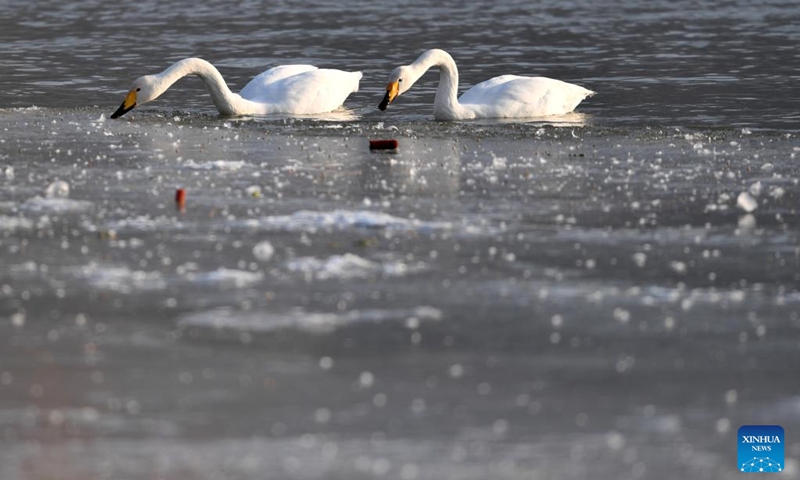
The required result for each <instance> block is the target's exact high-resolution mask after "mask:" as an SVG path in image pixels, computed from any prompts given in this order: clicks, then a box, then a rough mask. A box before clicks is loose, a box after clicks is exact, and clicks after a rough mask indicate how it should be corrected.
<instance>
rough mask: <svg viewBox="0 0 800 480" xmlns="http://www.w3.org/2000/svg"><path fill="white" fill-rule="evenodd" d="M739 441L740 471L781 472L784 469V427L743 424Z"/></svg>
mask: <svg viewBox="0 0 800 480" xmlns="http://www.w3.org/2000/svg"><path fill="white" fill-rule="evenodd" d="M738 443H739V452H738V453H739V454H738V459H739V471H740V472H746V473H779V472H782V471H783V466H784V465H783V462H784V453H783V452H784V450H783V445H784V436H783V427H780V426H778V425H743V426H742V427H740V428H739V433H738Z"/></svg>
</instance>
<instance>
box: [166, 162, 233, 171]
mask: <svg viewBox="0 0 800 480" xmlns="http://www.w3.org/2000/svg"><path fill="white" fill-rule="evenodd" d="M245 166H247V162H244V161H238V162H237V161H233V160H215V161H213V162H202V163H196V162H195V161H194V160H187V161H186V162H184V163H183V165H182V167H183V168H189V169H192V170H227V171H234V170H239V169H241V168H244V167H245Z"/></svg>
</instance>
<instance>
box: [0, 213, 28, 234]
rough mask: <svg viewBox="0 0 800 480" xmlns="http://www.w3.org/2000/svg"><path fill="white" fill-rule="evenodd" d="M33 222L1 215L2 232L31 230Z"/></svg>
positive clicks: (0, 230)
mask: <svg viewBox="0 0 800 480" xmlns="http://www.w3.org/2000/svg"><path fill="white" fill-rule="evenodd" d="M33 226H34V222H33V220H30V219H27V218H23V217H10V216H7V215H0V232H2V231H13V230H30V229H31V228H33Z"/></svg>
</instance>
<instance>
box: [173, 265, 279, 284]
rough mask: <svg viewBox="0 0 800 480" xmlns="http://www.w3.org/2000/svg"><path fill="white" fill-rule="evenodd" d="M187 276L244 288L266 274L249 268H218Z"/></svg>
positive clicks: (192, 278)
mask: <svg viewBox="0 0 800 480" xmlns="http://www.w3.org/2000/svg"><path fill="white" fill-rule="evenodd" d="M186 278H187V279H189V280H190V281H192V282H195V283H205V284H210V285H232V286H234V287H236V288H242V287H247V286H250V285H254V284H256V283H258V282H260V281H261V280H262V279H263V278H264V274H263V273H261V272H249V271H247V270H236V269H231V268H218V269H216V270H213V271H210V272H197V273H195V272H192V273H187V274H186Z"/></svg>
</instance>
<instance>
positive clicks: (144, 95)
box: [111, 58, 361, 118]
mask: <svg viewBox="0 0 800 480" xmlns="http://www.w3.org/2000/svg"><path fill="white" fill-rule="evenodd" d="M187 75H196V76H198V77H200V78H201V79H202V80H203V83H204V84H205V86H206V88H207V89H208V92H209V93H210V94H211V99H212V100H213V101H214V105H215V106H216V107H217V110H218V111H219V113H220V114H221V115H264V114H270V113H286V114H293V115H308V114H316V113H325V112H330V111H332V110H335V109H337V108H339V107H340V106H341V105H342V104H343V103H344V101H345V99H347V97H348V96H349V95H350V94H351V93H353V92H357V91H358V82H359V80H360V79H361V72H345V71H342V70H333V69H320V68H317V67H315V66H312V65H283V66H278V67H274V68H271V69H269V70H267V71H265V72H263V73H261V74H260V75H258V76H256V77H255V78H254V79H253V80H251V81H250V83H248V84H247V85H245V87H244V88H243V89H242V91H241V92H240V93H238V94H237V93H233V92H232V91H231V90H230V88H228V84H227V83H225V79H223V78H222V75H221V74H220V73H219V71H218V70H217V69H216V67H214V65H212V64H210V63H209V62H207V61H205V60H203V59H200V58H185V59H183V60H180V61H178V62H176V63H174V64H173V65H172V66H170V67H169V68H167V69H166V70H164V71H163V72H161V73H157V74H155V75H145V76H143V77H139V78H137V79H136V80H135V81H134V82H133V84H132V85H131V88H130V90H129V91H128V94H127V95H126V96H125V100H123V102H122V105H120V107H119V108H118V109H117V111H116V112H114V113H113V114H111V118H117V117H121V116H122V115H125V114H126V113H127V112H129V111H130V110H131V109H133V108H134V107H136V106H138V105H142V104H145V103H147V102H150V101H152V100H155V99H156V98H158V97H159V96H160V95H161V94H163V93H164V92H166V91H167V90H168V89H169V88H170V87H171V86H172V85H173V84H174V83H175V82H177V81H178V80H180V79H181V78H183V77H185V76H187Z"/></svg>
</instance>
